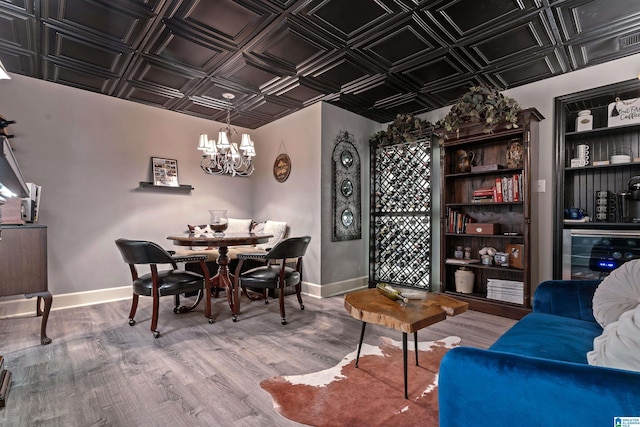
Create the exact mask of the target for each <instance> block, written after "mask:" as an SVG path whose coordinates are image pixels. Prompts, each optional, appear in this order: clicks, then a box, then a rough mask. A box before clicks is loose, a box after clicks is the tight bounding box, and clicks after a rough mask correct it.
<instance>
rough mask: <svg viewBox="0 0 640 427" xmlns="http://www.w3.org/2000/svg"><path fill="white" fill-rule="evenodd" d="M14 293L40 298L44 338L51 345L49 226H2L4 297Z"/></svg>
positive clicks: (0, 259)
mask: <svg viewBox="0 0 640 427" xmlns="http://www.w3.org/2000/svg"><path fill="white" fill-rule="evenodd" d="M11 295H25V296H26V297H27V298H31V297H34V296H35V297H37V303H36V313H37V315H38V316H42V322H41V329H40V339H41V342H42V344H49V343H50V342H51V340H50V339H49V338H48V337H47V333H46V329H47V320H48V318H49V312H50V310H51V303H52V296H51V293H50V292H49V290H48V282H47V227H45V226H42V225H23V226H7V225H4V226H1V227H0V297H4V296H11ZM42 303H44V308H41V305H42Z"/></svg>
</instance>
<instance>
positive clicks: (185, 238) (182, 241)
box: [167, 233, 273, 247]
mask: <svg viewBox="0 0 640 427" xmlns="http://www.w3.org/2000/svg"><path fill="white" fill-rule="evenodd" d="M271 237H273V234H258V233H224V234H220V235H215V234H212V233H197V234H194V233H190V234H181V235H175V236H169V237H167V239H169V240H173V244H174V245H177V246H214V247H219V246H240V245H255V244H256V243H266V242H268V241H269V239H270V238H271Z"/></svg>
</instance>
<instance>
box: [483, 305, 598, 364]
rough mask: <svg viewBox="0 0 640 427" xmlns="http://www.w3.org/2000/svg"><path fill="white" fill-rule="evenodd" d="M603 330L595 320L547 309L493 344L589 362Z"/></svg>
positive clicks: (498, 348)
mask: <svg viewBox="0 0 640 427" xmlns="http://www.w3.org/2000/svg"><path fill="white" fill-rule="evenodd" d="M601 333H602V328H601V327H600V325H598V324H597V323H595V322H589V321H585V320H578V319H573V318H569V317H563V316H556V315H553V314H546V313H531V314H528V315H526V316H525V317H523V318H522V319H521V320H520V321H519V322H518V323H516V324H515V325H513V326H512V327H511V329H509V330H508V331H507V332H506V333H505V334H504V335H502V336H501V337H500V338H499V339H498V340H497V341H496V342H495V343H494V344H493V345H492V346H491V347H490V349H491V350H493V351H499V352H503V353H512V354H519V355H522V356H530V357H539V358H543V359H552V360H558V361H565V362H574V363H583V364H586V363H587V352H588V351H589V350H591V349H592V348H593V347H592V345H593V339H594V338H595V337H597V336H598V335H600V334H601Z"/></svg>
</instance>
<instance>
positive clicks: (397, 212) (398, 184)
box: [369, 138, 431, 289]
mask: <svg viewBox="0 0 640 427" xmlns="http://www.w3.org/2000/svg"><path fill="white" fill-rule="evenodd" d="M370 152H371V186H370V188H371V204H370V206H371V208H370V211H371V219H370V227H369V228H370V233H371V236H370V239H369V241H370V247H369V285H370V286H375V285H376V284H377V283H380V282H384V283H391V284H398V285H404V286H412V287H417V288H423V289H429V288H430V279H431V139H430V138H426V139H424V138H423V139H420V140H418V141H415V142H403V143H399V144H388V145H381V144H375V145H373V144H372V145H371V147H370Z"/></svg>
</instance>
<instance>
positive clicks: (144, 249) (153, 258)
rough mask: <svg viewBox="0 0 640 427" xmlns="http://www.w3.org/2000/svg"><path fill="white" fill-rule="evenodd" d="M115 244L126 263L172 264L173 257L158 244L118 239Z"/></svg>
mask: <svg viewBox="0 0 640 427" xmlns="http://www.w3.org/2000/svg"><path fill="white" fill-rule="evenodd" d="M116 246H117V247H118V249H119V250H120V254H121V255H122V259H123V260H124V262H126V263H127V264H174V268H175V263H174V261H173V258H172V257H171V255H169V253H168V252H167V251H165V250H164V249H163V248H161V247H160V246H159V245H157V244H156V243H153V242H148V241H146V240H129V239H118V240H116Z"/></svg>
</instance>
